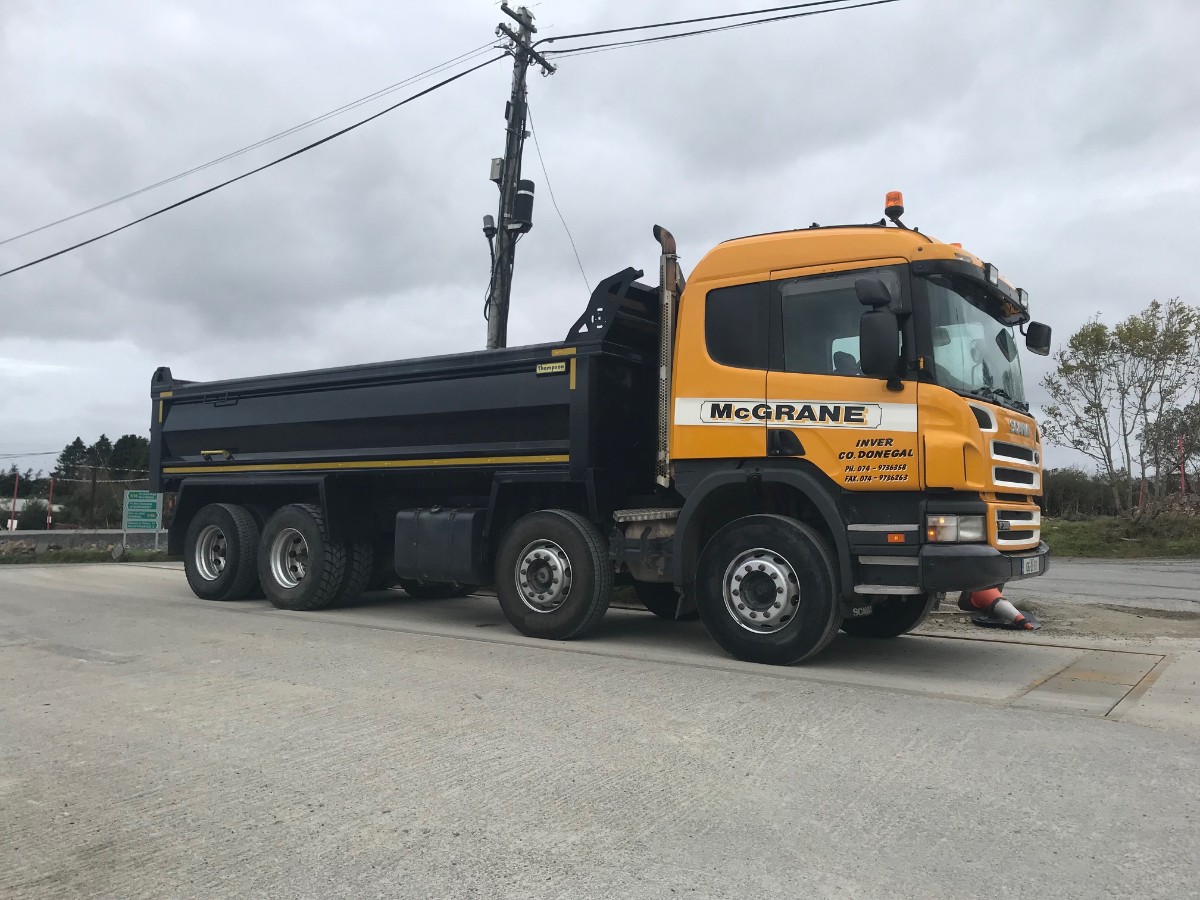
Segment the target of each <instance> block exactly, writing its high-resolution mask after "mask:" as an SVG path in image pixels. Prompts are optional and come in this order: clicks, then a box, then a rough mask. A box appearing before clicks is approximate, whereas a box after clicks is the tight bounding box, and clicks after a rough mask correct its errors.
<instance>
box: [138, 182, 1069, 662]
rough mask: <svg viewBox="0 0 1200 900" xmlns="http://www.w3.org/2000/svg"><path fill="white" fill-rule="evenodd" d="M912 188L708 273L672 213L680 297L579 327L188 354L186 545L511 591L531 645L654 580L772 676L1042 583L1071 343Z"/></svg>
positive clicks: (515, 615)
mask: <svg viewBox="0 0 1200 900" xmlns="http://www.w3.org/2000/svg"><path fill="white" fill-rule="evenodd" d="M902 203H903V201H902V199H901V198H900V195H899V194H898V193H897V194H889V195H888V198H887V208H886V212H887V216H886V218H884V219H881V220H880V221H879V222H876V223H873V224H868V225H847V226H834V227H818V226H813V227H811V228H805V229H800V230H796V231H784V232H778V233H774V234H762V235H756V236H753V237H745V238H739V239H737V240H731V241H727V242H725V243H723V244H720V245H719V246H717V247H715V248H714V249H713V250H711V251H710V252H709V253H708V254H707V255H706V256H705V257H704V258H703V259H701V260H700V262H699V263H698V264H697V266H696V268H695V269H694V270H693V271H692V273H691V275H690V277H689V278H688V279H687V281H686V284H685V282H684V277H683V273H682V271H681V269H680V267H679V265H678V260H677V254H676V249H675V241H674V238H673V237H672V236H671V235H670V233H669V232H667V231H665V230H664V229H661V228H657V227H656V228H655V230H654V233H655V237H656V238H657V239H658V241H659V243H660V245H661V255H660V258H659V284H658V286H657V287H652V286H648V285H645V284H643V283H641V282H639V281H638V279H639V278H640V277H641V276H642V274H643V273H642V272H640V271H638V270H636V269H626V270H624V271H622V272H618V273H617V274H615V275H613V276H611V277H609V278H607V279H605V280H604V281H602V282H601V283H600V285H599V286H598V287H597V288H596V290H595V291H594V292H593V294H592V297H591V300H590V302H589V304H588V306H587V308H586V310H585V311H584V312H583V314H582V315H581V316H580V317H579V319H578V320H577V321H576V323H575V324H574V325H573V326H572V327H571V329H570V332H569V333H568V335H567V337H566V339H565V340H564V341H562V342H561V343H551V344H539V345H534V346H527V347H513V348H506V349H500V350H489V351H482V352H476V353H466V354H456V355H453V356H440V357H429V358H424V359H413V360H401V361H395V362H385V363H371V364H366V365H359V366H350V367H345V368H337V369H323V370H317V371H308V372H299V373H291V374H284V375H268V376H259V377H251V378H233V379H228V380H222V381H214V382H207V383H196V382H188V381H181V380H176V379H175V378H174V377H173V376H172V374H171V370H170V369H168V368H160V369H159V370H158V371H156V372H155V374H154V376H153V380H152V384H151V395H152V398H153V413H152V419H151V421H152V441H151V460H152V462H151V468H152V470H153V472H152V478H153V479H154V485H153V487H154V489H155V490H158V491H163V492H169V493H173V494H175V495H176V496H175V505H174V515H173V519H172V522H171V526H170V538H169V543H170V549H171V551H172V552H174V553H178V554H182V555H183V558H184V562H185V570H186V575H187V579H188V582H189V584H190V586H191V588H192V589H193V591H195V593H196V594H197V595H198V596H200V597H203V598H207V599H212V600H234V599H238V598H241V597H246V596H249V595H250V594H251V593H253V592H255V591H258V590H261V591H262V592H264V593H265V595H266V597H267V598H268V599H269V600H270V601H271V602H272V603H274V604H275V605H276V606H278V607H282V608H284V609H306V610H312V609H319V608H321V607H325V606H328V605H330V604H339V603H346V602H348V601H351V600H353V599H354V598H355V597H356V596H357V595H358V594H359V593H361V592H362V591H364V590H371V589H377V588H380V587H384V586H390V585H392V584H396V583H397V582H398V583H399V584H400V585H401V586H402V587H403V588H404V589H405V590H406V591H408V593H410V594H412V595H415V596H418V597H447V598H448V597H453V596H457V595H465V594H467V593H470V592H471V591H473V590H474V589H475V588H476V587H477V586H481V585H491V586H493V587H494V588H495V591H496V594H497V596H498V600H499V603H500V607H501V609H502V610H503V612H504V614H505V616H506V617H507V618H508V620H509V621H510V622H511V623H512V625H513V626H514V627H515V628H516V629H517V630H518V631H520V632H522V633H524V634H527V635H532V636H535V637H541V638H549V639H554V640H563V639H569V638H578V637H582V636H584V635H585V634H587V633H588V632H589V631H590V630H591V629H592V628H594V627H595V626H596V624H597V623H598V622H599V621H600V619H601V617H602V616H603V615H604V613H605V611H606V610H607V608H608V605H609V601H610V599H611V597H612V593H613V589H614V586H615V585H623V584H624V585H630V586H631V587H632V588H633V590H634V591H635V592H636V594H637V596H638V598H639V599H640V600H641V602H643V603H644V604H645V605H646V606H647V607H648V608H649V609H650V610H651V611H652V612H654V613H655V614H657V615H659V616H662V617H664V618H668V619H674V618H678V617H683V616H686V615H689V614H691V613H694V612H698V613H699V616H700V618H701V620H702V621H703V623H704V625H705V627H706V628H707V629H708V632H709V634H710V635H712V637H713V639H714V640H715V641H716V642H717V643H718V644H719V645H720V646H721V647H722V648H724V649H725V650H726V651H728V652H729V653H731V654H733V655H734V656H736V657H738V658H740V659H744V660H752V661H756V662H762V663H775V664H788V663H795V662H799V661H801V660H804V659H808V658H809V657H811V656H813V655H814V654H816V653H818V652H819V651H820V650H821V649H822V648H823V647H825V646H826V645H827V644H828V643H829V642H830V640H831V639H832V638H833V636H834V635H835V634H836V633H837V631H838V629H839V628H840V629H842V630H843V631H846V632H849V633H850V634H855V635H867V636H871V637H879V638H888V637H894V636H897V635H900V634H903V633H904V632H906V631H909V630H910V629H912V628H914V627H915V626H916V625H917V624H918V623H920V622H921V620H922V619H923V618H924V617H925V616H926V615H927V614H928V612H929V610H930V609H931V608H932V607H933V605H934V604H935V603H936V602H937V597H938V595H939V594H941V593H944V592H957V591H960V590H974V589H979V588H984V587H989V586H992V585H997V584H1001V583H1004V582H1008V581H1010V580H1012V579H1017V578H1028V577H1030V576H1035V575H1040V574H1042V573H1043V572H1045V570H1046V563H1047V553H1048V550H1047V547H1046V545H1045V543H1043V542H1042V541H1041V529H1040V523H1041V517H1040V513H1039V511H1038V506H1037V504H1036V502H1035V498H1036V497H1037V496H1038V495H1040V494H1041V490H1042V467H1041V464H1042V448H1041V440H1040V434H1039V432H1038V426H1037V423H1036V422H1035V421H1034V419H1033V417H1032V416H1030V414H1029V407H1028V405H1027V403H1026V400H1025V386H1024V382H1023V379H1022V373H1021V356H1022V353H1023V352H1032V353H1038V354H1043V355H1044V354H1046V353H1047V352H1048V351H1049V346H1050V329H1049V328H1048V327H1047V326H1045V325H1042V324H1040V323H1036V322H1030V319H1029V298H1028V294H1027V293H1026V292H1025V291H1024V290H1021V289H1014V288H1013V287H1011V286H1010V285H1009V283H1008V282H1007V281H1006V280H1005V279H1004V278H1002V277H1001V276H1000V273H999V271H998V270H997V268H996V266H994V265H992V264H991V263H987V262H983V261H981V260H980V259H979V258H977V257H976V256H974V255H972V254H971V253H969V252H967V251H966V250H963V249H962V248H961V247H959V246H958V245H957V244H947V243H942V242H941V241H938V240H935V239H933V238H931V237H928V236H927V235H925V234H922V233H920V232H919V231H917V230H915V229H910V228H908V227H906V226H904V225H903V223H902V222H901V219H900V216H901V214H902V212H903V206H902ZM889 220H890V221H889ZM1018 335H1023V336H1024V341H1023V343H1024V345H1025V347H1024V349H1022V348H1021V347H1020V346H1019V345H1018ZM455 608H456V606H455V605H450V606H449V607H448V609H447V613H448V614H452V610H454V609H455ZM457 608H460V609H461V607H457Z"/></svg>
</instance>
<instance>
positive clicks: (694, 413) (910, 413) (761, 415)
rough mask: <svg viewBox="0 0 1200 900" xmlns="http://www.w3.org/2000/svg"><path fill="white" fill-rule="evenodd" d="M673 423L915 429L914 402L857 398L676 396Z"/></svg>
mask: <svg viewBox="0 0 1200 900" xmlns="http://www.w3.org/2000/svg"><path fill="white" fill-rule="evenodd" d="M675 424H676V425H750V426H754V427H757V428H761V427H762V426H763V425H766V426H768V427H770V428H855V429H871V430H875V429H878V430H881V431H913V432H915V431H916V430H917V405H916V404H915V403H872V402H870V401H859V400H772V401H771V402H769V403H765V402H763V401H762V400H755V399H751V400H746V399H742V400H734V399H715V398H706V397H678V398H676V400H675Z"/></svg>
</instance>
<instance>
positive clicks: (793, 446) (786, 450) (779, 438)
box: [767, 428, 804, 456]
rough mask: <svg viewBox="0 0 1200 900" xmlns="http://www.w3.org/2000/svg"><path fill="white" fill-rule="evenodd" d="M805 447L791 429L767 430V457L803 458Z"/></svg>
mask: <svg viewBox="0 0 1200 900" xmlns="http://www.w3.org/2000/svg"><path fill="white" fill-rule="evenodd" d="M803 455H804V445H803V444H801V443H800V438H798V437H796V432H794V431H792V430H791V429H790V428H768V429H767V456H803Z"/></svg>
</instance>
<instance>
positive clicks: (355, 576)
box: [330, 541, 375, 606]
mask: <svg viewBox="0 0 1200 900" xmlns="http://www.w3.org/2000/svg"><path fill="white" fill-rule="evenodd" d="M374 572H375V545H374V544H372V543H371V542H370V541H351V542H349V543H347V544H346V577H345V578H344V579H343V580H342V588H341V590H340V591H338V594H337V596H336V597H334V598H333V600H332V601H331V602H330V605H331V606H345V605H347V604H349V603H353V602H354V601H355V600H357V599H358V598H359V595H361V594H362V592H363V591H365V590H366V589H367V584H368V583H369V582H370V580H371V576H372V575H373V574H374Z"/></svg>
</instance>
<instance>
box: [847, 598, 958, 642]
mask: <svg viewBox="0 0 1200 900" xmlns="http://www.w3.org/2000/svg"><path fill="white" fill-rule="evenodd" d="M936 603H937V595H935V594H916V595H913V596H902V595H899V594H889V595H888V598H887V599H886V600H883V601H881V602H880V603H877V604H875V605H874V606H873V607H872V611H871V614H870V615H869V616H862V617H856V618H853V619H846V620H845V621H844V622H842V631H844V632H846V634H852V635H854V636H855V637H867V638H894V637H899V636H900V635H902V634H907V633H908V632H910V631H912V630H913V629H914V628H916V627H917V626H918V625H920V624H921V623H922V622H924V621H925V618H926V616H928V615H929V613H930V612H931V611H932V610H933V607H934V605H935V604H936Z"/></svg>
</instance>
